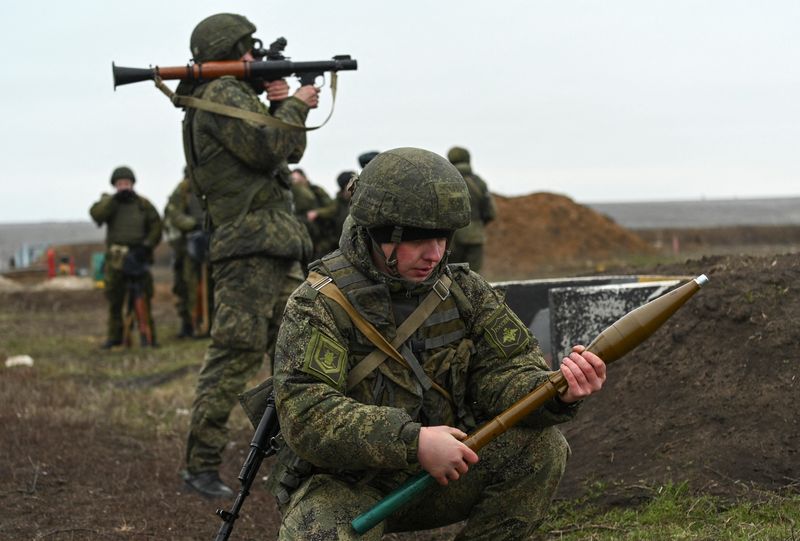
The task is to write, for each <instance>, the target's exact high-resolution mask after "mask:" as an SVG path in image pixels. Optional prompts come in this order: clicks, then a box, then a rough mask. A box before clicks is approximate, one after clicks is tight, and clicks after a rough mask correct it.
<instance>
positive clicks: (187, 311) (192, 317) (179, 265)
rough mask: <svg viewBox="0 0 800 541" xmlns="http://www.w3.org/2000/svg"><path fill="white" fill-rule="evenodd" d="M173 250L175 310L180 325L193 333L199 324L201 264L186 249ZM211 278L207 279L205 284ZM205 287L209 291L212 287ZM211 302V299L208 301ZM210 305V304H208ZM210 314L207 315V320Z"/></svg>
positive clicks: (176, 248) (176, 247) (177, 248)
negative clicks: (188, 327)
mask: <svg viewBox="0 0 800 541" xmlns="http://www.w3.org/2000/svg"><path fill="white" fill-rule="evenodd" d="M173 249H174V255H173V257H174V260H173V263H172V293H173V294H174V295H175V310H176V311H177V312H178V317H179V318H180V320H181V323H182V324H184V325H189V326H191V327H192V328H193V329H194V330H195V331H196V330H197V326H198V323H199V321H198V320H199V319H200V317H199V315H200V314H199V313H198V312H199V309H198V302H199V301H200V300H201V297H200V296H199V295H200V291H199V289H198V288H199V287H200V285H201V275H202V272H203V264H202V263H199V262H197V261H195V260H194V259H192V258H191V257H190V256H189V254H188V252H187V250H186V248H185V247H182V246H179V245H177V243H176V245H175V246H173ZM210 281H211V277H210V276H209V277H207V282H210ZM205 287H206V288H208V290H209V295H210V294H211V293H210V291H211V290H212V289H211V288H212V286H211V284H210V283H206V284H205ZM209 300H211V299H209ZM209 304H210V305H211V303H209ZM210 317H211V314H209V319H210Z"/></svg>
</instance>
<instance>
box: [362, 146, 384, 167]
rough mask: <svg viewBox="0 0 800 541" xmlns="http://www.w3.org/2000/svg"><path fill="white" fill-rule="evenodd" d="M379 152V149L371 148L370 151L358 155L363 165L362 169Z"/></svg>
mask: <svg viewBox="0 0 800 541" xmlns="http://www.w3.org/2000/svg"><path fill="white" fill-rule="evenodd" d="M378 154H379V152H378V151H377V150H370V151H369V152H365V153H363V154H361V155H359V156H358V165H360V166H361V169H364V168H365V167H366V166H367V164H368V163H369V162H371V161H372V159H373V158H374V157H375V156H377V155H378Z"/></svg>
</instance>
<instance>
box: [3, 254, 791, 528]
mask: <svg viewBox="0 0 800 541" xmlns="http://www.w3.org/2000/svg"><path fill="white" fill-rule="evenodd" d="M622 270H625V269H622ZM628 270H633V271H635V272H652V273H659V274H660V273H676V274H700V273H705V274H707V275H708V276H709V278H710V283H709V285H708V287H707V288H704V289H703V290H701V292H699V293H698V294H697V295H696V296H695V297H694V298H693V299H692V300H690V301H689V303H688V304H687V305H686V306H685V307H684V308H683V309H682V310H681V311H679V312H678V314H676V315H675V316H674V317H673V319H671V320H670V321H669V322H668V323H667V324H666V325H665V326H664V327H663V328H661V329H660V330H659V331H658V332H657V333H656V335H654V336H653V337H651V338H650V339H649V340H648V341H647V342H646V343H645V344H643V345H642V346H641V347H640V348H639V349H637V350H636V351H634V352H633V353H631V354H629V355H628V356H627V357H626V358H625V359H623V360H620V361H618V363H617V364H615V365H612V366H611V367H610V368H609V380H608V385H607V388H606V389H605V390H604V392H603V393H602V394H600V395H597V396H595V397H592V398H590V399H589V400H587V401H586V404H585V405H584V407H583V410H582V411H581V413H580V415H579V417H578V419H576V420H575V421H574V422H572V423H571V424H569V425H565V426H564V431H565V434H566V435H567V437H568V439H569V441H570V444H571V446H572V450H573V456H572V458H571V461H570V464H569V465H568V469H567V473H566V476H565V478H564V479H563V482H562V485H561V487H560V489H559V495H558V496H559V498H572V497H575V496H577V495H585V494H592V495H593V497H594V498H596V499H597V500H598V501H601V502H605V503H608V504H612V505H628V504H633V503H636V502H637V501H639V499H641V498H642V497H643V495H642V494H643V489H642V487H645V486H652V485H653V484H658V483H661V482H664V481H669V480H672V481H682V480H686V481H688V482H689V483H690V485H691V486H692V488H693V489H695V490H698V491H705V492H709V493H713V494H722V495H728V496H737V497H738V496H742V495H744V496H746V493H747V491H752V490H776V489H782V490H798V489H800V486H799V483H800V457H799V456H798V449H799V448H800V425H799V424H798V423H800V421H799V420H800V401H798V400H797V397H798V396H800V395H798V379H799V378H798V370H797V369H798V364H797V363H798V360H800V327H798V325H797V322H798V321H800V288H798V284H800V255H799V254H797V253H795V254H789V255H770V256H758V257H756V256H736V255H728V256H714V257H710V258H700V259H693V260H687V261H683V262H680V263H672V264H669V265H660V266H653V267H650V268H641V267H638V268H636V269H628ZM160 278H161V279H160V281H159V284H158V291H159V292H158V295H157V298H156V303H155V310H156V320H157V321H158V322H159V331H160V336H161V342H162V347H161V348H159V349H156V350H152V351H148V350H139V349H138V348H134V349H133V350H130V351H118V352H110V353H101V352H99V351H98V350H97V349H96V348H97V346H98V345H99V344H100V343H101V341H102V339H103V328H104V324H105V317H106V315H105V303H104V300H103V298H102V293H101V292H100V291H97V290H83V291H81V290H76V291H54V290H42V291H30V290H23V291H6V292H0V360H2V361H4V360H5V359H6V358H7V357H9V356H11V355H17V354H20V353H29V354H31V356H32V357H33V358H34V360H35V364H34V366H33V367H15V368H5V367H2V366H1V365H0V426H2V435H0V457H2V460H0V538H4V539H48V540H54V539H64V540H66V539H125V540H130V539H210V538H212V536H213V535H214V533H215V532H216V530H217V527H218V519H217V518H216V517H215V516H214V515H213V511H214V509H215V508H216V507H217V503H214V502H209V501H207V500H203V499H202V498H199V497H196V496H194V495H192V494H187V493H186V491H185V490H183V488H182V487H181V484H180V481H179V479H178V475H177V473H178V470H179V469H180V467H181V454H182V451H183V444H184V437H185V431H186V426H187V425H188V416H187V415H186V412H187V410H188V408H190V406H191V399H192V396H193V387H194V382H195V379H196V370H197V368H198V367H199V364H200V362H201V360H202V352H203V350H204V347H205V343H204V342H203V341H193V342H180V341H178V340H177V339H175V338H173V334H174V331H175V329H176V328H177V320H176V318H175V316H174V310H173V309H172V307H171V300H170V296H169V286H168V284H167V283H166V280H167V278H168V276H167V274H166V272H165V271H163V272H162V273H161V277H160ZM232 426H233V434H232V439H233V443H232V445H231V448H229V449H228V451H227V454H226V456H225V464H224V467H223V471H222V474H223V477H224V478H226V479H228V480H230V481H231V482H233V481H234V480H235V478H236V475H237V474H238V471H239V467H240V466H241V463H242V460H243V458H244V455H245V452H246V448H247V444H248V442H249V439H250V436H251V433H252V432H251V430H250V428H249V427H248V425H247V423H246V421H245V419H244V417H243V416H242V415H241V413H240V412H238V411H237V412H236V413H235V414H234V417H233V419H232ZM265 470H266V468H265V469H264V470H262V471H265ZM277 520H278V517H277V512H276V510H275V506H274V504H273V502H272V501H271V499H270V498H268V497H267V495H266V494H265V493H264V491H263V490H261V489H256V490H254V492H253V493H252V494H251V496H250V497H249V499H248V501H247V504H246V508H245V512H244V514H243V516H242V518H241V519H240V520H239V521H238V522H237V525H236V529H235V532H234V537H233V539H242V540H244V539H274V536H275V533H276V530H277ZM433 538H434V537H430V539H433ZM436 538H442V539H443V538H448V537H446V536H442V537H436ZM426 539H428V538H426Z"/></svg>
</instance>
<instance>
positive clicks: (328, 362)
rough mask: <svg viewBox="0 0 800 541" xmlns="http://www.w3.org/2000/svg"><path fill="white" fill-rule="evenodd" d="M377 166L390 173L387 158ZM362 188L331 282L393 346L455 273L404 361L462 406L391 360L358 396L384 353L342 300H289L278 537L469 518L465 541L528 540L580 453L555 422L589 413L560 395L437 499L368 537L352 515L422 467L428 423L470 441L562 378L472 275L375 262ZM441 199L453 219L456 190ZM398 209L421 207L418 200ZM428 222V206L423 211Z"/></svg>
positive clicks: (425, 500) (280, 379)
mask: <svg viewBox="0 0 800 541" xmlns="http://www.w3.org/2000/svg"><path fill="white" fill-rule="evenodd" d="M391 152H394V151H391ZM442 162H443V163H444V164H445V165H447V166H448V167H450V166H449V164H447V162H445V161H444V160H442ZM374 163H375V164H377V165H376V166H375V167H378V166H380V165H381V160H380V159H379V158H376V160H375V162H374ZM451 169H452V167H451ZM368 171H369V168H367V169H365V171H364V173H362V177H364V175H366V174H367V172H368ZM452 174H453V175H455V178H456V179H457V180H456V181H457V182H459V183H461V184H462V187H461V189H462V190H463V192H464V193H463V197H464V202H463V204H464V210H463V213H464V216H465V218H464V221H466V219H468V210H467V209H466V205H467V202H466V197H467V195H466V189H465V188H464V187H463V181H462V180H461V179H460V177H459V176H458V173H457V172H456V171H455V170H453V171H452ZM370 188H371V186H370ZM362 189H363V190H366V189H367V186H361V185H357V187H356V191H355V195H354V196H353V197H354V207H351V218H349V219H348V220H347V222H346V224H345V231H344V232H343V234H342V238H341V241H340V247H341V248H340V250H337V251H335V252H333V253H332V254H329V255H328V256H326V257H324V258H323V259H322V260H321V261H320V262H318V263H317V264H316V266H315V268H314V270H316V271H317V272H319V273H320V274H323V275H325V276H329V277H331V278H332V279H333V281H334V283H335V284H336V285H337V286H338V287H339V288H340V289H341V290H342V291H343V292H344V294H345V296H346V297H347V298H348V300H349V301H350V302H351V303H352V305H353V306H354V307H356V309H357V310H358V311H359V313H360V314H361V315H363V316H364V317H365V318H366V319H367V320H368V321H369V322H370V323H372V324H373V325H374V326H375V327H376V328H377V330H378V331H380V332H381V334H383V335H384V337H385V338H386V339H387V340H389V341H392V340H393V339H394V337H395V336H396V334H397V326H398V324H399V322H400V321H403V320H405V318H406V317H407V316H408V315H409V314H410V313H411V312H412V311H413V310H414V309H415V308H416V307H417V306H418V304H419V303H420V302H421V300H422V299H423V298H424V297H426V296H427V295H428V294H429V293H430V291H431V289H432V288H433V287H434V285H435V284H436V283H437V282H438V280H439V279H440V278H441V277H442V276H444V275H447V276H449V277H450V278H451V279H452V284H451V286H450V290H449V294H448V295H447V297H446V298H445V299H444V301H443V302H441V303H440V304H439V305H438V306H437V308H436V309H435V310H434V312H433V313H432V314H431V315H430V316H429V317H428V318H427V319H426V320H425V322H424V323H423V324H422V325H421V326H420V327H419V328H418V329H417V330H416V331H415V332H414V333H413V334H412V336H411V337H410V339H409V340H407V341H406V342H405V344H404V346H403V347H402V349H401V352H404V357H405V358H406V359H409V358H412V359H417V360H418V361H419V365H421V367H422V369H423V370H424V372H425V375H426V376H427V377H429V378H431V379H432V380H434V381H435V382H436V383H438V384H439V385H440V386H441V387H443V388H445V389H446V390H447V391H448V392H449V394H450V395H451V397H452V400H453V402H452V403H451V402H450V401H449V400H448V399H446V398H445V397H444V396H443V395H441V394H439V393H438V392H437V391H436V390H434V387H428V388H427V390H425V388H426V387H425V386H424V384H423V383H422V379H418V378H417V377H416V376H415V375H414V374H413V373H412V372H411V371H409V370H408V369H406V368H404V367H402V366H400V365H399V364H398V363H396V362H394V361H392V360H386V361H384V362H383V363H382V364H380V365H379V366H378V368H377V369H375V370H373V371H372V372H371V373H370V374H369V375H367V377H366V378H364V379H363V380H362V381H361V382H359V383H358V384H356V385H355V386H353V387H352V388H348V386H347V385H346V381H347V377H348V374H349V373H350V370H351V369H353V367H354V366H356V365H357V364H358V362H359V361H361V360H362V359H363V358H364V357H365V356H366V355H367V354H369V353H370V352H372V351H373V350H374V349H375V346H374V345H373V344H372V343H371V342H370V341H369V340H368V339H367V338H366V337H365V336H364V335H363V334H362V333H361V332H360V331H359V330H357V329H356V327H355V326H354V324H353V323H352V321H351V320H350V318H349V317H348V316H347V314H346V312H345V311H344V310H343V309H342V308H341V307H340V306H339V305H338V304H336V303H335V302H333V301H331V300H330V299H329V298H328V297H326V296H324V295H321V294H319V293H318V291H317V290H316V289H314V288H313V287H311V285H309V284H308V283H304V284H303V285H302V286H301V287H300V288H298V289H297V290H296V291H295V292H294V294H293V295H292V296H291V298H290V299H289V302H288V304H287V308H286V313H285V316H284V321H283V324H282V326H281V330H280V334H279V336H278V345H277V349H276V371H275V377H274V388H275V398H276V405H277V409H278V413H279V416H280V423H281V429H282V434H283V436H282V437H283V438H284V439H285V443H286V445H284V446H283V448H282V449H281V451H280V452H279V454H278V460H277V462H276V464H275V466H274V467H273V471H272V473H271V475H270V480H269V488H270V490H271V492H272V493H273V494H274V495H275V496H276V498H277V499H278V504H279V507H280V510H281V512H282V515H283V521H282V525H281V531H280V536H279V539H283V540H289V539H317V540H334V539H370V540H378V539H380V538H381V535H382V533H384V532H390V531H408V530H418V529H427V528H433V527H437V526H442V525H445V524H450V523H453V522H457V521H460V520H464V519H469V522H468V524H467V526H466V527H465V529H464V530H463V531H462V532H461V534H460V537H459V538H460V539H492V540H497V539H527V538H528V536H529V535H530V534H531V532H532V531H533V530H534V529H535V528H536V526H537V525H538V524H539V523H540V522H541V520H542V519H543V517H544V513H545V511H546V509H547V507H548V506H549V503H550V500H551V497H552V495H553V493H554V491H555V489H556V487H557V484H558V481H559V480H560V478H561V475H562V474H563V470H564V467H565V462H566V458H567V454H568V446H567V444H566V441H565V439H564V437H563V436H562V435H561V433H560V432H559V431H558V429H556V428H555V427H554V426H553V425H555V424H557V423H561V422H564V421H567V420H569V419H570V418H571V417H572V416H573V415H574V412H575V409H576V406H575V405H569V406H568V405H566V404H563V403H561V402H560V401H559V400H557V399H554V400H552V401H550V402H549V403H548V404H546V406H545V407H543V408H542V409H540V410H539V411H537V412H535V413H534V414H532V415H531V416H529V417H528V418H527V419H525V420H524V421H523V422H522V423H521V424H520V425H518V427H515V428H513V429H511V430H509V431H508V432H507V433H506V434H505V435H503V436H502V437H500V438H498V439H497V440H495V441H493V442H492V443H490V444H489V445H488V446H486V447H485V448H484V449H483V450H482V452H481V461H480V462H479V463H478V464H477V465H475V466H473V467H471V468H470V471H469V472H468V473H467V474H466V475H465V476H464V477H463V478H462V479H461V480H459V481H456V482H452V483H451V484H450V486H449V487H436V488H434V489H433V490H430V491H428V492H427V493H426V494H425V495H424V496H423V497H422V498H420V499H419V500H418V501H416V502H415V503H414V504H413V505H411V506H409V507H407V508H405V509H403V510H402V511H401V512H399V513H398V514H396V515H394V516H393V517H391V518H390V519H389V520H387V521H386V522H385V523H384V524H381V525H379V526H378V527H376V528H374V529H372V530H371V531H370V532H368V533H365V534H363V535H362V536H359V535H357V534H356V533H355V531H354V530H353V529H352V528H351V526H350V521H351V520H352V519H353V518H355V517H356V516H357V515H359V514H360V513H362V512H364V511H366V510H367V509H368V508H369V507H370V506H371V505H373V504H374V503H376V502H377V501H378V500H379V499H380V498H381V497H382V496H384V495H386V494H387V493H388V492H389V491H390V490H392V489H393V488H396V487H397V486H398V484H400V483H401V482H403V481H405V480H406V479H408V477H409V476H411V475H414V474H416V473H417V472H419V471H420V466H419V464H418V462H417V445H418V437H419V431H420V427H421V426H436V425H449V426H454V427H458V428H460V429H462V430H464V431H470V430H472V429H474V428H475V427H476V426H478V425H480V424H481V423H482V422H485V421H486V420H488V419H491V418H492V417H493V416H495V415H496V414H498V413H500V412H501V411H503V410H504V409H506V408H508V407H509V406H511V405H512V404H513V403H514V402H515V401H517V400H518V399H519V398H521V397H522V396H523V395H525V394H527V393H528V392H529V391H530V390H531V389H533V388H534V387H535V386H537V385H538V384H540V383H542V382H543V381H544V380H545V379H546V378H547V375H548V374H549V371H548V368H547V365H546V363H545V361H544V359H543V358H542V354H541V352H540V350H539V348H538V345H537V343H536V340H535V339H534V338H533V337H532V336H531V335H530V333H529V332H528V329H527V328H526V327H525V325H523V324H522V323H521V322H520V321H519V319H518V318H517V317H516V316H515V315H514V314H513V312H512V311H511V310H510V309H509V308H508V307H507V306H506V304H505V303H504V302H503V299H502V297H501V296H500V295H499V294H498V293H497V292H495V291H494V290H493V289H492V287H491V286H490V285H489V284H488V283H487V282H485V281H484V280H483V279H482V278H481V277H480V276H479V275H478V274H476V273H474V272H470V271H469V270H468V268H467V267H466V266H465V265H451V266H445V262H444V261H443V262H442V263H441V264H440V265H439V266H438V267H437V269H436V270H435V271H434V272H433V274H432V275H431V276H430V277H429V278H427V279H426V280H425V281H424V282H421V283H412V282H409V281H406V280H403V279H401V278H393V277H390V276H388V275H387V274H385V273H382V272H380V271H379V270H377V268H376V267H375V264H374V263H373V261H372V258H371V255H370V246H371V243H372V239H371V238H370V236H369V235H368V233H367V229H366V228H365V227H364V226H363V225H359V224H358V223H357V222H358V219H357V218H356V217H355V216H354V213H355V212H356V211H355V210H353V208H356V207H355V205H356V204H355V198H356V197H357V196H358V194H359V190H362ZM439 195H440V196H441V197H440V200H439V205H438V208H440V209H442V208H443V207H442V202H443V201H444V202H445V204H446V201H445V200H446V199H447V194H444V193H443V192H441V191H440V192H439ZM422 197H424V195H423V196H422ZM396 201H400V199H399V198H398V199H395V201H392V200H391V199H390V198H383V199H382V203H381V206H380V208H381V209H389V211H391V209H392V208H393V205H394V203H395V202H396ZM398 204H399V205H405V206H406V208H409V207H412V208H413V207H414V206H416V205H415V202H414V201H413V200H412V201H411V202H408V203H403V202H400V203H398ZM374 208H375V209H378V208H379V206H378V205H375V206H374ZM378 212H380V211H378ZM419 212H421V213H424V212H426V209H425V208H424V207H420V208H419ZM442 212H443V211H442ZM431 229H434V228H431Z"/></svg>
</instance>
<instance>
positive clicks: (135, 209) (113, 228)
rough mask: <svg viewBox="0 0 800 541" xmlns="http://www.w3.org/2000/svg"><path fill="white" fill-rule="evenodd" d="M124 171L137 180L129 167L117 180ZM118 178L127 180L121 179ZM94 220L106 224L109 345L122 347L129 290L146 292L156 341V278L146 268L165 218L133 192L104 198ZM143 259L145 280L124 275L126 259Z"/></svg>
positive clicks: (94, 208)
mask: <svg viewBox="0 0 800 541" xmlns="http://www.w3.org/2000/svg"><path fill="white" fill-rule="evenodd" d="M121 170H124V171H125V174H124V175H123V176H124V177H125V178H131V180H134V181H135V178H133V172H132V171H130V169H129V168H127V167H120V168H117V169H116V170H115V171H114V173H113V174H112V179H111V184H112V185H113V184H114V181H115V180H116V179H115V178H114V177H115V175H118V174H119V172H120V171H121ZM117 178H123V177H122V176H118V177H117ZM89 214H90V215H91V217H92V220H94V221H95V223H96V224H97V225H98V226H101V225H103V224H106V226H107V228H106V258H105V268H104V275H105V295H106V298H107V299H108V340H107V342H106V343H107V344H108V345H112V344H113V345H116V344H120V343H122V334H123V332H122V311H123V308H124V306H123V304H124V302H125V295H126V293H127V291H128V288H129V287H137V288H142V290H143V291H144V294H145V296H146V297H147V299H148V303H147V307H148V319H149V323H150V329H151V330H152V331H153V337H154V338H155V326H154V324H153V315H152V310H151V309H150V302H149V301H150V299H152V298H153V275H152V274H150V271H149V269H147V268H144V265H145V263H152V255H153V249H154V248H155V247H156V245H158V242H159V241H160V240H161V217H160V216H159V215H158V211H157V210H156V209H155V207H154V206H153V205H152V203H150V201H148V200H147V199H146V198H144V197H142V196H140V195H138V194H136V193H135V192H133V191H130V193H129V194H116V195H110V194H103V195H102V196H101V197H100V200H99V201H97V202H96V203H95V204H94V205H92V207H91V208H90V209H89ZM134 256H136V257H138V258H139V259H143V261H139V262H138V263H140V264H141V265H140V267H142V270H143V271H144V272H143V273H142V274H141V276H136V277H133V276H131V275H129V274H126V273H124V272H123V265H124V260H125V258H126V257H128V258H129V259H130V258H132V257H134Z"/></svg>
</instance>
